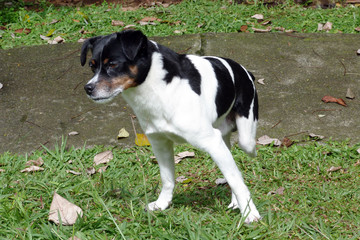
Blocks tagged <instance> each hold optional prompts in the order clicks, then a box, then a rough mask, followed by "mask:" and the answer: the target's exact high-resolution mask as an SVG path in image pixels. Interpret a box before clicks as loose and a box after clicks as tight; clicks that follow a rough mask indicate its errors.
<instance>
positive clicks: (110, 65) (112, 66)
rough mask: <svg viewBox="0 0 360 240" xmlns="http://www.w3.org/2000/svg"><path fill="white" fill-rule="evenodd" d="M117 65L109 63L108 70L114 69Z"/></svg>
mask: <svg viewBox="0 0 360 240" xmlns="http://www.w3.org/2000/svg"><path fill="white" fill-rule="evenodd" d="M117 66H118V65H117V64H116V63H113V62H110V63H109V68H116V67H117Z"/></svg>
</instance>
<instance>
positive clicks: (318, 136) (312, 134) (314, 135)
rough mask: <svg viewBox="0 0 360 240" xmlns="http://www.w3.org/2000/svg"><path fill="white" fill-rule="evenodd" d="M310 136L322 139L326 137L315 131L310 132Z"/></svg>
mask: <svg viewBox="0 0 360 240" xmlns="http://www.w3.org/2000/svg"><path fill="white" fill-rule="evenodd" d="M309 137H311V138H316V139H320V140H321V139H324V138H325V137H324V136H321V135H317V134H315V133H310V134H309Z"/></svg>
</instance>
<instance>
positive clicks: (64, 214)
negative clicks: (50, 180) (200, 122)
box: [49, 192, 83, 226]
mask: <svg viewBox="0 0 360 240" xmlns="http://www.w3.org/2000/svg"><path fill="white" fill-rule="evenodd" d="M82 215H83V211H82V209H81V208H80V207H78V206H76V205H75V204H73V203H71V202H69V201H68V200H66V199H65V198H63V197H61V196H60V195H59V194H57V193H56V192H54V196H53V200H52V202H51V206H50V213H49V221H51V222H54V223H55V224H60V221H61V223H62V225H64V226H70V225H73V224H75V222H76V219H77V218H78V216H82ZM59 216H60V219H59Z"/></svg>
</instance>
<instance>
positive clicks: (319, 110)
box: [312, 109, 341, 114]
mask: <svg viewBox="0 0 360 240" xmlns="http://www.w3.org/2000/svg"><path fill="white" fill-rule="evenodd" d="M332 111H341V109H318V110H314V111H313V112H312V114H314V113H316V112H332Z"/></svg>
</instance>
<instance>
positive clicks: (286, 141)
mask: <svg viewBox="0 0 360 240" xmlns="http://www.w3.org/2000/svg"><path fill="white" fill-rule="evenodd" d="M293 144H294V141H293V140H291V139H289V138H287V137H284V139H283V140H282V143H281V146H283V147H287V148H288V147H291V146H292V145H293Z"/></svg>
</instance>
